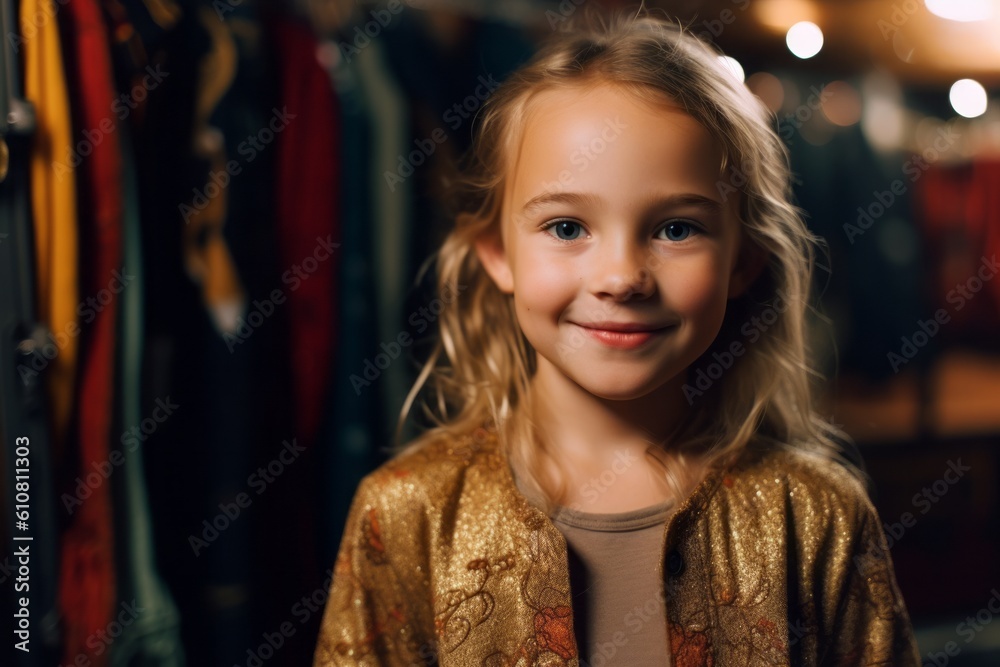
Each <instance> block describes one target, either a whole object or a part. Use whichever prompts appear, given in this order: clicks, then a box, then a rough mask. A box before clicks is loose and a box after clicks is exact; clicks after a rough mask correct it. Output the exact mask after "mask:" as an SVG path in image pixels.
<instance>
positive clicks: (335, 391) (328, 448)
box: [317, 42, 385, 566]
mask: <svg viewBox="0 0 1000 667" xmlns="http://www.w3.org/2000/svg"><path fill="white" fill-rule="evenodd" d="M323 49H324V51H325V52H326V53H327V54H331V55H329V56H328V57H326V58H325V59H324V60H325V63H326V66H327V68H328V75H329V76H330V80H331V81H332V83H333V88H334V90H335V92H336V94H337V99H338V105H339V107H340V110H341V127H340V141H341V146H342V163H343V164H344V165H349V167H350V168H345V169H341V170H340V191H341V192H342V193H343V197H342V200H341V202H340V206H339V208H338V210H339V215H340V219H341V241H342V244H343V245H342V251H343V253H342V257H341V262H340V263H339V265H338V267H337V284H338V285H339V287H340V297H339V301H338V306H339V307H338V310H337V312H336V313H335V319H334V323H335V329H336V331H337V334H336V335H337V345H336V347H335V349H334V351H333V355H331V359H330V361H331V369H330V377H331V378H332V381H331V387H330V389H331V391H330V393H329V395H328V398H327V404H326V407H325V410H324V413H325V415H326V418H325V419H324V421H323V427H322V442H321V445H320V449H319V454H320V457H321V459H320V460H321V462H322V463H321V465H320V467H319V469H318V471H317V477H318V479H319V484H318V488H319V490H320V502H319V507H320V521H319V525H320V526H322V527H323V528H322V530H320V531H319V539H320V551H319V559H320V563H321V564H323V565H324V566H325V565H327V564H330V563H333V559H334V557H335V556H336V552H337V546H338V544H339V542H340V536H341V535H342V534H343V531H344V521H345V517H346V516H347V508H348V507H349V506H350V503H351V498H352V497H353V493H354V488H355V487H356V486H357V484H358V481H359V480H360V479H361V478H362V477H363V476H364V475H365V474H366V473H367V472H368V471H370V470H371V469H372V468H374V467H375V465H376V464H378V463H379V462H381V460H383V459H384V455H383V454H382V452H381V451H380V450H381V449H382V448H383V447H384V445H385V443H382V442H379V441H378V440H377V438H376V434H377V433H379V431H380V429H381V428H383V426H384V424H385V420H384V419H383V412H382V406H383V399H382V392H381V387H380V385H379V384H378V383H377V382H376V383H374V384H372V385H370V386H365V385H358V384H355V383H354V381H353V380H352V378H355V377H358V376H359V374H360V373H362V372H363V371H362V369H361V368H359V366H358V360H359V359H364V358H365V357H366V356H368V355H370V354H371V353H372V349H373V347H374V346H373V345H372V341H374V340H376V338H377V331H378V328H377V327H378V323H377V319H376V318H377V312H376V308H375V303H376V292H375V282H376V275H377V273H376V269H375V260H374V249H375V233H374V230H373V229H372V222H371V221H372V216H373V211H374V205H373V202H372V199H373V194H374V192H375V190H374V188H372V187H371V180H370V174H371V171H372V167H371V164H372V154H371V146H372V142H373V137H372V134H373V128H372V122H371V113H370V109H369V107H368V105H367V103H366V100H365V96H364V95H363V94H362V90H361V83H360V81H359V79H360V77H361V73H360V71H359V67H358V65H357V62H348V61H347V60H346V59H344V58H341V57H339V56H338V54H339V52H338V50H337V46H336V45H335V44H334V43H333V42H326V43H325V44H324V46H323Z"/></svg>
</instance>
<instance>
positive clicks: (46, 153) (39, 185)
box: [20, 0, 110, 466]
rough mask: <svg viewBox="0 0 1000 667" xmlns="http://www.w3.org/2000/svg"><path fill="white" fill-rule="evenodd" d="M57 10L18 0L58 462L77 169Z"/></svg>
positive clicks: (74, 291) (70, 383)
mask: <svg viewBox="0 0 1000 667" xmlns="http://www.w3.org/2000/svg"><path fill="white" fill-rule="evenodd" d="M55 13H56V8H55V5H54V3H53V2H52V0H22V2H21V12H20V23H21V40H22V41H21V48H22V49H23V53H24V97H25V99H26V100H27V101H28V102H30V103H32V104H33V105H34V108H35V124H36V125H35V133H34V138H33V141H32V147H31V164H30V183H31V211H32V218H33V220H34V234H35V281H36V294H37V302H38V303H37V317H38V321H39V322H41V323H42V324H43V325H45V326H46V327H48V329H49V331H50V332H51V333H52V334H53V335H54V336H55V337H56V341H57V342H58V352H57V354H56V355H55V356H54V357H53V358H52V359H51V360H49V361H48V363H47V364H44V363H43V364H41V365H42V369H43V370H44V377H45V383H46V389H47V392H48V398H49V406H50V407H49V410H50V413H51V418H50V419H51V424H52V428H51V437H52V453H53V459H54V461H55V463H56V465H57V466H58V465H59V464H61V463H62V462H63V461H64V460H65V458H66V448H67V444H66V440H67V437H68V432H69V427H70V419H71V415H72V411H73V396H74V393H73V392H74V384H75V379H76V366H77V348H78V345H79V341H78V334H79V328H78V325H77V315H76V305H77V302H78V300H79V299H78V291H79V288H78V284H77V280H78V278H77V211H76V179H77V173H76V171H75V170H74V169H73V166H72V165H71V164H70V163H69V161H70V159H71V156H72V155H73V146H72V137H71V126H70V108H69V94H68V92H67V89H66V75H65V72H64V70H63V55H62V46H61V43H60V41H59V31H58V25H57V23H56V22H55V21H51V20H49V19H48V17H51V16H53V15H55ZM39 17H40V18H39ZM109 104H110V103H109ZM46 342H48V341H46ZM22 366H24V368H22V369H21V372H22V373H24V372H27V373H37V372H38V371H37V369H36V368H34V367H33V366H31V365H27V364H22Z"/></svg>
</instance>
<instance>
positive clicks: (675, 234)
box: [660, 222, 696, 241]
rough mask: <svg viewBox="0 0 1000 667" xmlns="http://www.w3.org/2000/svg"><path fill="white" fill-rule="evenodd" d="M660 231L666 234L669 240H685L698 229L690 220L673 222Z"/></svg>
mask: <svg viewBox="0 0 1000 667" xmlns="http://www.w3.org/2000/svg"><path fill="white" fill-rule="evenodd" d="M660 231H661V232H663V233H664V234H665V235H666V238H667V240H668V241H684V240H686V239H687V238H688V237H689V236H691V234H693V233H695V231H696V230H695V228H694V225H692V224H691V223H690V222H671V223H670V224H669V225H667V226H666V227H664V228H663V229H661V230H660Z"/></svg>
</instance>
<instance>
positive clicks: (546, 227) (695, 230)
mask: <svg viewBox="0 0 1000 667" xmlns="http://www.w3.org/2000/svg"><path fill="white" fill-rule="evenodd" d="M566 222H569V223H572V224H574V225H578V226H579V227H580V228H581V229H582V228H583V224H582V223H580V222H577V221H576V220H571V219H569V218H560V219H559V220H552V221H550V222H546V223H544V224H542V225H541V230H542V231H544V232H547V233H548V232H549V231H550V230H552V229H554V228H555V226H556V225H559V224H562V223H566ZM673 225H685V226H686V227H687V228H688V229H689V230H690V234H689V235H688V236H686V237H685V238H683V239H681V240H680V241H674V242H673V243H675V244H677V243H684V242H685V241H687V240H688V239H689V238H691V235H698V234H703V233H704V232H705V230H704V229H702V228H701V227H699V226H698V225H697V224H696V223H695V222H694V221H692V220H685V219H674V220H670V221H669V222H667V224H666V225H664V226H663V227H660V228H659V229H658V230H657V232H656V233H657V234H659V233H660V232H662V231H664V230H665V229H669V228H670V227H671V226H673ZM549 236H551V237H552V238H553V239H555V240H556V241H559V242H560V243H573V242H574V241H577V240H579V239H561V238H559V237H558V236H556V235H555V234H551V233H549ZM659 240H663V241H668V240H669V239H659Z"/></svg>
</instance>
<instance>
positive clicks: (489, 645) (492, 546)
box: [314, 436, 920, 667]
mask: <svg viewBox="0 0 1000 667" xmlns="http://www.w3.org/2000/svg"><path fill="white" fill-rule="evenodd" d="M660 563H661V565H660V568H659V570H660V575H661V576H660V580H661V581H662V582H663V589H662V590H661V591H658V592H657V594H658V595H660V596H661V598H660V599H661V600H664V604H665V607H666V623H667V636H668V638H669V646H665V647H664V654H665V657H664V664H667V659H666V654H667V652H668V651H669V655H670V664H672V665H674V666H676V667H696V666H704V667H713V666H714V667H729V666H733V667H746V666H756V665H796V666H798V665H838V666H839V665H843V666H848V665H850V666H854V665H885V666H893V667H907V666H909V665H919V664H920V658H919V655H918V651H917V648H916V643H915V642H914V639H913V630H912V627H911V625H910V620H909V616H908V614H907V611H906V608H905V606H904V604H903V600H902V597H901V595H900V593H899V589H898V587H897V585H896V580H895V575H894V573H893V569H892V563H891V559H890V557H889V554H888V550H887V548H886V542H885V538H884V535H883V533H882V530H881V527H880V521H879V518H878V515H877V514H876V511H875V509H874V507H873V506H872V504H871V502H870V500H869V499H868V496H867V494H866V493H865V491H864V489H863V487H862V486H861V484H860V483H859V482H858V481H857V480H856V479H855V478H854V477H853V476H852V475H850V474H849V473H848V472H847V471H846V470H844V469H843V468H842V467H840V466H838V465H836V464H833V463H828V462H823V461H819V460H816V459H814V458H812V457H809V456H807V455H805V454H795V453H789V452H784V451H782V452H778V451H771V452H763V453H761V452H757V453H748V454H747V455H745V456H744V457H743V460H742V461H741V462H740V463H739V464H738V465H736V466H733V467H731V468H729V469H727V470H725V471H719V472H713V473H711V474H709V475H708V476H707V477H706V478H705V479H704V480H703V481H702V482H701V484H700V485H699V486H698V487H697V488H696V489H695V490H694V491H693V492H692V494H691V495H690V496H689V497H688V498H687V499H686V500H685V501H684V502H683V503H682V504H681V506H680V507H678V510H677V511H676V512H675V513H673V514H672V515H671V517H670V518H669V519H668V520H667V523H666V525H665V526H664V534H663V547H662V557H661V559H660ZM570 596H571V591H570V586H569V569H568V561H567V550H566V542H565V539H564V538H563V536H562V534H561V533H560V532H559V530H558V529H557V528H556V527H555V525H554V524H553V523H552V522H551V521H550V520H549V518H548V516H546V514H545V513H544V512H542V511H541V510H540V509H538V508H536V507H535V506H533V505H531V504H529V502H528V501H527V499H526V498H525V497H524V496H523V495H522V494H521V493H520V491H519V490H518V489H517V487H516V485H515V482H514V478H513V475H512V473H511V470H510V467H509V465H508V463H507V461H506V459H505V458H504V456H503V454H502V453H501V452H500V451H499V449H498V446H497V443H496V440H495V438H493V437H492V436H489V437H486V438H479V439H476V440H473V439H472V438H471V437H469V438H468V439H467V440H464V439H463V440H454V441H451V442H439V443H434V444H431V445H429V446H427V447H426V448H424V449H422V450H420V451H417V452H410V453H407V454H404V455H402V456H399V457H397V458H395V459H393V460H391V461H389V462H388V463H386V464H383V465H382V466H381V467H380V468H379V469H378V470H376V471H375V472H373V473H371V474H370V475H368V476H367V477H365V478H364V480H362V482H361V484H360V486H359V487H358V490H357V493H356V495H355V498H354V501H353V503H352V506H351V510H350V512H349V515H348V520H347V526H346V529H345V532H344V536H343V540H342V542H341V545H340V550H339V552H338V556H337V561H336V564H335V567H334V576H333V583H332V585H331V588H330V595H329V598H328V601H327V605H326V609H325V611H324V617H323V622H322V627H321V631H320V637H319V641H318V644H317V647H316V654H315V662H314V665H315V667H329V666H332V665H388V666H393V667H395V666H402V665H425V664H439V665H442V666H443V667H500V666H506V665H509V666H517V667H529V666H536V665H537V666H541V665H546V666H548V665H553V666H555V665H559V666H572V667H585V665H586V662H585V661H584V660H581V658H580V656H579V655H578V648H577V644H576V640H575V637H574V632H573V614H572V603H571V598H570ZM641 604H642V601H637V610H636V611H637V612H639V611H640V609H639V608H638V607H641ZM640 613H641V612H640ZM435 660H436V661H437V662H436V663H435Z"/></svg>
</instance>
